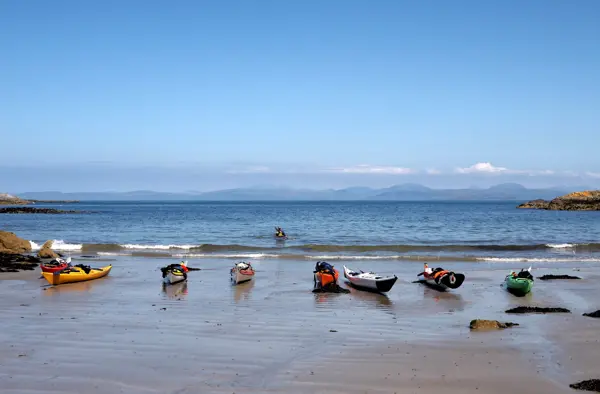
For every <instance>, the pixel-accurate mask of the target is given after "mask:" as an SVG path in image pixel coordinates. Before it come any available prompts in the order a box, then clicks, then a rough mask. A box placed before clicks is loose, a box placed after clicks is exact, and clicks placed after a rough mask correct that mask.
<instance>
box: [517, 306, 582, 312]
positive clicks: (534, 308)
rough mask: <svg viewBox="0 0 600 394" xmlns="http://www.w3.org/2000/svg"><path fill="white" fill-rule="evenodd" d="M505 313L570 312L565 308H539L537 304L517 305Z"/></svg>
mask: <svg viewBox="0 0 600 394" xmlns="http://www.w3.org/2000/svg"><path fill="white" fill-rule="evenodd" d="M506 313H571V311H570V310H568V309H565V308H540V307H537V306H518V307H516V308H512V309H509V310H507V311H506Z"/></svg>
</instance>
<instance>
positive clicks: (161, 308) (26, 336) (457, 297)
mask: <svg viewBox="0 0 600 394" xmlns="http://www.w3.org/2000/svg"><path fill="white" fill-rule="evenodd" d="M80 262H85V263H86V264H92V265H93V266H101V265H106V264H109V263H112V264H113V266H114V267H113V270H112V272H111V273H110V275H109V276H108V277H106V278H103V279H100V280H96V281H90V282H82V283H76V284H69V285H60V286H55V287H51V286H48V285H47V283H46V282H45V281H44V280H43V279H39V269H37V270H36V271H25V272H20V273H10V274H1V276H0V297H1V299H2V300H3V302H2V303H1V305H0V313H1V315H2V322H3V324H2V330H0V387H1V388H2V393H7V394H9V393H10V394H13V393H14V394H16V393H19V394H29V393H42V392H56V393H81V392H85V393H107V394H108V393H111V394H112V393H132V394H133V393H135V394H137V393H140V394H141V393H265V392H272V393H282V392H285V393H429V392H431V393H434V392H439V391H440V390H444V392H446V393H448V392H449V393H465V392H473V393H475V392H477V393H506V392H518V391H522V392H527V393H547V394H548V393H549V394H551V393H568V392H573V390H572V389H570V388H569V384H570V383H575V382H578V381H581V380H585V379H592V378H598V376H597V363H598V360H599V359H598V357H599V356H598V355H599V354H600V342H599V341H598V338H597V330H598V328H599V327H600V326H599V325H600V319H592V318H589V317H584V316H582V313H585V312H592V311H594V310H597V309H599V308H600V303H599V301H598V300H599V299H600V297H599V296H600V289H599V288H598V287H597V286H596V285H595V283H597V280H598V279H600V268H599V267H598V266H596V265H593V264H589V263H586V264H585V265H583V264H582V265H579V266H577V267H576V266H574V265H569V264H565V265H560V266H556V265H551V264H549V265H548V266H547V267H545V266H543V265H540V266H538V267H536V271H535V276H536V277H538V276H541V275H543V274H548V273H568V274H575V275H578V276H580V277H582V278H583V279H582V280H572V281H539V280H536V283H535V285H534V290H533V292H532V293H531V294H529V295H528V296H526V297H523V298H517V297H514V296H512V295H510V294H508V293H507V292H506V291H505V290H504V289H503V288H502V287H500V283H501V282H502V280H503V278H504V276H505V275H506V273H507V272H508V270H509V269H512V268H517V267H512V266H509V265H506V264H479V265H476V264H468V263H455V264H453V263H447V264H444V266H445V267H447V268H451V269H454V270H457V271H458V270H462V271H464V272H466V273H467V280H466V281H465V283H464V284H463V286H462V287H461V288H459V289H457V290H453V291H451V292H446V293H440V292H438V291H436V290H433V289H430V288H428V287H426V286H423V285H420V284H415V283H411V282H412V281H413V280H414V279H416V273H418V272H419V269H420V268H421V267H422V265H421V264H420V263H415V262H401V263H398V262H386V261H377V262H359V261H352V262H343V261H335V262H333V263H334V264H335V266H336V268H338V269H340V270H341V268H342V265H343V264H344V263H346V264H347V265H349V266H351V267H352V268H355V269H372V270H376V271H378V272H380V273H394V274H396V275H398V277H399V280H398V282H397V284H396V285H395V287H394V288H393V289H392V291H391V292H390V293H389V294H388V295H385V296H384V295H378V294H372V293H367V292H362V291H358V290H355V289H351V293H350V294H313V293H312V292H311V290H312V269H313V266H314V262H310V261H289V260H286V261H278V260H263V261H261V260H258V261H256V262H253V264H254V266H255V268H256V279H255V281H254V282H251V283H247V284H243V285H239V286H231V285H230V283H229V268H230V266H231V265H232V264H233V262H234V260H223V259H218V260H217V259H215V260H210V259H198V260H193V259H191V260H189V265H190V266H192V267H199V268H201V269H202V270H201V271H193V272H190V273H189V280H188V282H187V283H183V284H179V285H174V286H170V287H167V288H165V287H163V285H162V283H161V280H160V271H159V270H158V268H159V267H160V266H161V265H165V264H167V263H170V262H173V260H172V259H169V260H167V259H163V258H147V257H134V256H131V257H124V256H120V257H116V258H114V259H112V258H111V259H101V258H95V259H83V258H77V257H75V256H74V263H80ZM574 268H580V270H579V271H574V270H573V269H574ZM342 282H343V281H342ZM519 305H537V306H547V307H553V306H560V307H565V308H568V309H570V310H571V311H572V313H570V314H547V315H513V314H507V313H505V312H504V311H505V310H506V309H509V308H511V307H514V306H519ZM475 318H482V319H497V320H500V321H512V322H516V323H519V324H520V325H519V326H516V327H512V328H508V329H505V330H501V331H492V332H471V331H470V329H469V322H470V320H472V319H475Z"/></svg>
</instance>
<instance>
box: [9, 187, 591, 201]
mask: <svg viewBox="0 0 600 394" xmlns="http://www.w3.org/2000/svg"><path fill="white" fill-rule="evenodd" d="M584 189H586V187H584V186H582V187H581V188H572V187H552V188H545V189H528V188H526V187H524V186H523V185H520V184H518V183H503V184H499V185H495V186H492V187H489V188H477V189H476V188H467V189H432V188H429V187H426V186H423V185H420V184H415V183H406V184H400V185H395V186H391V187H387V188H381V189H374V188H369V187H348V188H344V189H337V190H336V189H325V190H311V189H294V188H286V187H272V188H269V187H267V186H261V187H255V188H252V187H251V188H236V189H225V190H217V191H211V192H195V191H190V192H185V193H169V192H155V191H151V190H136V191H130V192H80V193H77V192H75V193H62V192H58V191H47V192H28V193H21V194H18V196H19V197H21V198H25V199H36V200H81V201H86V200H87V201H100V200H109V201H134V200H138V201H140V200H141V201H150V200H173V201H175V200H178V201H194V200H195V201H267V200H271V201H273V200H275V201H290V200H342V201H351V200H389V201H433V200H438V201H440V200H457V201H474V200H515V201H518V200H533V199H537V198H542V199H552V198H554V197H557V196H559V195H563V194H566V193H569V192H572V191H573V190H584Z"/></svg>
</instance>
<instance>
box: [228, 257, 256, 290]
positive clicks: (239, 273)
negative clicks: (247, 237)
mask: <svg viewBox="0 0 600 394" xmlns="http://www.w3.org/2000/svg"><path fill="white" fill-rule="evenodd" d="M230 274H231V282H232V283H233V284H236V285H237V284H240V283H244V282H248V281H250V280H252V278H254V268H252V265H251V264H250V263H246V262H244V261H242V262H239V263H237V264H236V265H234V266H233V268H231V271H230Z"/></svg>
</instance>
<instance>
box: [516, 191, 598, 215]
mask: <svg viewBox="0 0 600 394" xmlns="http://www.w3.org/2000/svg"><path fill="white" fill-rule="evenodd" d="M517 208H524V209H546V210H552V211H600V190H586V191H582V192H574V193H569V194H566V195H564V196H560V197H556V198H555V199H553V200H551V201H546V200H533V201H529V202H526V203H523V204H521V205H519V206H517Z"/></svg>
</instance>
